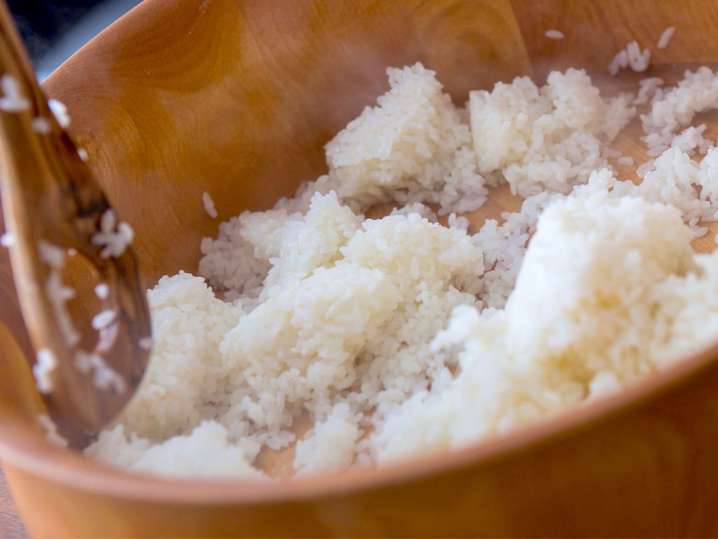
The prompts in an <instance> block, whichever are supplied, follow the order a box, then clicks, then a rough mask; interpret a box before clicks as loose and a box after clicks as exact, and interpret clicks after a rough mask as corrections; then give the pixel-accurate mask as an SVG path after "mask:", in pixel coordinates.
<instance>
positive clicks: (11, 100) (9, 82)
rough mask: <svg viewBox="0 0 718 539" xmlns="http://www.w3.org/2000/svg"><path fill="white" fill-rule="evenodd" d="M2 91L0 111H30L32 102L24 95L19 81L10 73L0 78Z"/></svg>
mask: <svg viewBox="0 0 718 539" xmlns="http://www.w3.org/2000/svg"><path fill="white" fill-rule="evenodd" d="M0 90H2V93H3V96H2V97H0V110H4V111H5V112H13V113H17V112H23V111H26V110H29V109H30V106H31V103H30V100H29V99H28V98H27V97H25V96H24V95H23V93H22V90H21V88H20V84H19V83H18V81H17V79H15V77H13V76H12V75H10V74H9V73H6V74H4V75H3V76H2V77H0Z"/></svg>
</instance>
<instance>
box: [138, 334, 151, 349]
mask: <svg viewBox="0 0 718 539" xmlns="http://www.w3.org/2000/svg"><path fill="white" fill-rule="evenodd" d="M137 344H138V345H139V347H140V348H142V349H143V350H151V349H152V337H142V338H141V339H140V340H139V342H138V343H137Z"/></svg>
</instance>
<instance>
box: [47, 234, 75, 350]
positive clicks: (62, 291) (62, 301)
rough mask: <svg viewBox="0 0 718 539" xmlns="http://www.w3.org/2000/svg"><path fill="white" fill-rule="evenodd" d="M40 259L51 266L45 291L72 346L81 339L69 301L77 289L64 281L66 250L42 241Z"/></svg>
mask: <svg viewBox="0 0 718 539" xmlns="http://www.w3.org/2000/svg"><path fill="white" fill-rule="evenodd" d="M37 249H38V254H39V255H40V260H42V261H43V262H44V263H45V264H47V265H48V266H49V267H50V275H49V276H48V278H47V281H46V282H45V293H46V294H47V297H48V299H49V300H50V304H51V305H52V309H53V312H54V314H55V320H57V323H58V325H59V327H60V332H61V333H62V337H63V339H64V340H65V344H67V345H68V346H70V347H72V346H75V345H76V344H77V343H78V342H79V341H80V334H79V332H78V331H77V329H76V328H75V325H74V323H73V321H72V317H71V316H70V313H69V311H68V310H67V305H66V304H67V302H68V301H70V300H71V299H72V298H74V297H75V289H74V288H72V287H69V286H65V285H64V283H63V282H62V268H63V267H64V266H65V252H64V251H63V250H62V249H61V248H60V247H57V246H56V245H52V244H51V243H49V242H47V241H44V240H42V241H40V242H39V243H38V245H37Z"/></svg>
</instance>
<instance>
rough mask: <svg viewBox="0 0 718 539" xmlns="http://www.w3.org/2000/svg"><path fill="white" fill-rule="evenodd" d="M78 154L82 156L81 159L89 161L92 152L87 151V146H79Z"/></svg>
mask: <svg viewBox="0 0 718 539" xmlns="http://www.w3.org/2000/svg"><path fill="white" fill-rule="evenodd" d="M77 156H78V157H79V158H80V160H81V161H88V160H89V159H90V154H89V153H87V150H86V149H85V148H78V149H77Z"/></svg>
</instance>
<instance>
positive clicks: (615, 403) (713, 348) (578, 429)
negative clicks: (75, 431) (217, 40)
mask: <svg viewBox="0 0 718 539" xmlns="http://www.w3.org/2000/svg"><path fill="white" fill-rule="evenodd" d="M161 3H162V0H145V1H144V2H141V3H140V4H138V5H137V6H135V7H134V8H132V9H131V10H130V11H128V12H127V13H126V14H124V15H123V16H121V17H120V18H118V19H117V20H116V21H114V22H113V23H112V24H111V25H110V26H108V27H107V28H105V29H104V30H103V31H102V32H100V33H99V34H98V35H96V36H95V37H93V38H92V39H91V40H90V41H89V42H88V43H86V44H85V45H84V46H83V47H82V48H81V49H80V50H78V51H77V52H75V53H74V54H73V55H72V56H71V57H70V58H68V59H67V60H66V61H65V62H64V63H63V64H62V65H61V66H60V67H58V69H57V70H56V71H55V72H53V73H52V74H51V75H50V76H49V77H48V78H47V79H46V80H45V81H44V82H45V83H46V82H48V81H51V80H53V79H55V78H60V77H62V74H63V72H64V71H65V70H67V69H68V68H70V69H71V68H72V66H73V64H74V63H75V62H76V61H77V57H78V55H81V54H83V53H84V51H87V50H89V49H91V48H93V47H94V46H96V45H97V44H98V43H100V42H101V40H102V39H104V37H105V36H106V35H108V34H109V33H114V32H117V31H121V29H122V27H124V26H125V25H130V24H132V21H133V20H134V19H135V18H136V17H143V16H144V13H145V10H154V9H155V7H154V6H155V4H161ZM715 365H718V342H713V343H710V344H708V345H706V346H704V347H703V348H702V349H699V350H697V351H696V352H693V353H691V354H686V355H684V356H680V357H677V358H675V359H673V360H671V362H670V364H668V365H666V366H665V367H663V368H661V369H660V370H658V371H655V372H652V373H648V374H646V375H644V376H642V377H641V378H639V379H638V380H636V381H634V382H632V383H630V384H629V385H628V386H626V387H624V388H621V389H620V390H618V391H616V392H615V393H610V394H606V395H601V396H599V397H596V398H594V399H591V400H588V401H585V402H583V403H579V404H577V405H575V406H571V407H569V408H567V409H564V410H562V411H559V412H557V413H555V414H552V415H549V416H544V417H541V418H538V419H536V420H534V421H531V422H530V424H527V425H525V426H519V427H517V428H515V429H511V430H509V431H507V432H505V433H501V434H496V435H492V436H490V437H487V438H484V439H479V440H475V441H471V442H468V443H466V444H464V445H462V446H460V447H456V448H449V449H444V450H437V451H431V452H428V453H422V454H416V455H409V456H406V457H403V458H401V459H397V460H392V461H388V462H386V463H384V464H381V465H379V466H373V467H352V468H350V469H348V470H346V471H341V472H324V473H319V474H317V475H311V476H306V477H302V476H300V477H297V478H294V479H291V480H280V481H271V480H270V481H268V480H256V479H213V478H204V477H198V478H173V477H165V476H157V475H151V474H143V473H137V472H130V471H126V470H122V469H119V468H115V467H112V466H109V465H105V464H101V463H98V462H96V461H93V460H91V459H89V458H87V457H84V456H83V455H81V454H80V453H78V452H75V451H71V450H68V449H63V448H60V447H57V446H55V445H52V444H51V443H50V442H48V441H46V440H45V439H44V437H43V436H42V435H41V434H40V432H39V431H38V429H37V428H36V427H35V426H34V425H33V424H32V423H31V422H27V423H24V422H22V421H21V420H19V419H18V420H17V421H14V422H13V423H10V424H3V423H0V458H1V459H2V460H3V461H4V462H5V463H7V464H9V465H10V466H11V467H16V468H18V469H19V470H22V471H24V472H27V473H29V474H31V475H33V476H35V477H38V478H42V479H47V480H50V481H53V482H56V483H59V484H64V485H66V486H68V487H70V488H73V489H77V490H83V491H86V492H89V493H93V494H99V495H105V496H111V497H120V498H124V499H128V500H133V501H143V502H148V501H150V502H157V503H177V504H191V505H194V506H204V505H211V504H216V503H218V502H219V503H239V504H247V505H252V504H266V503H278V502H288V501H297V500H307V499H314V498H320V497H325V496H331V495H346V494H350V493H357V492H359V491H367V490H370V489H379V488H387V487H391V486H393V485H396V484H398V483H406V482H410V481H419V480H427V479H429V478H431V477H435V476H438V475H441V474H450V473H455V472H457V471H459V470H460V469H463V468H466V467H469V466H471V467H473V468H482V467H483V468H488V467H490V466H492V465H494V464H496V463H498V462H502V461H506V460H510V459H512V458H515V457H517V456H519V455H521V454H522V453H526V452H529V451H531V450H534V449H539V448H541V447H543V446H548V445H550V444H552V443H555V442H558V441H561V440H563V439H565V438H569V437H571V436H577V435H579V434H580V433H582V432H583V431H586V430H588V429H590V428H592V427H595V426H597V425H600V424H602V423H605V422H608V421H610V420H611V419H614V418H617V417H619V416H621V415H624V414H628V413H630V412H631V411H633V410H634V409H636V408H638V407H639V406H641V405H649V404H650V403H651V402H653V401H655V400H657V399H658V398H659V397H661V396H662V395H664V394H666V393H669V392H670V391H672V390H674V389H676V388H677V387H678V386H681V385H684V384H688V383H690V382H691V381H692V380H695V379H697V378H698V377H699V376H700V375H701V374H702V373H704V372H705V371H707V370H708V369H709V368H711V367H713V366H715ZM11 482H12V478H11Z"/></svg>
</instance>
